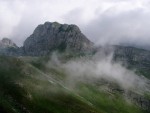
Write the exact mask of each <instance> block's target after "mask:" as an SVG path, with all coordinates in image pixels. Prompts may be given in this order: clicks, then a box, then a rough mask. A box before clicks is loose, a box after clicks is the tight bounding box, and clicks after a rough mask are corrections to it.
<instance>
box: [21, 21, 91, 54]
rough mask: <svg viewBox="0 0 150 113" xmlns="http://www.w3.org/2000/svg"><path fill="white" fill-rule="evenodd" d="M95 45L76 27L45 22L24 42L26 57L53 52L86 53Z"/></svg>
mask: <svg viewBox="0 0 150 113" xmlns="http://www.w3.org/2000/svg"><path fill="white" fill-rule="evenodd" d="M92 47H93V43H92V42H91V41H90V40H88V39H87V38H86V37H85V36H84V35H83V34H82V33H81V31H80V29H79V28H78V27H77V26H76V25H67V24H59V23H57V22H53V23H51V22H45V23H44V24H42V25H39V26H38V27H37V28H36V29H35V30H34V32H33V34H32V35H31V36H30V37H28V38H27V39H26V40H25V42H24V46H23V48H24V51H25V53H26V55H31V56H41V55H47V54H49V53H50V52H51V51H52V50H60V51H64V50H70V51H76V52H85V51H89V50H91V49H92Z"/></svg>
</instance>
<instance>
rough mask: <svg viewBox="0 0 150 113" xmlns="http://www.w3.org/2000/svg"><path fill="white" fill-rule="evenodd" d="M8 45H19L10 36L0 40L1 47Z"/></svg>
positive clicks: (15, 46) (14, 46)
mask: <svg viewBox="0 0 150 113" xmlns="http://www.w3.org/2000/svg"><path fill="white" fill-rule="evenodd" d="M7 47H13V48H17V45H16V44H15V43H14V42H13V41H12V40H10V39H9V38H3V39H2V40H0V48H7Z"/></svg>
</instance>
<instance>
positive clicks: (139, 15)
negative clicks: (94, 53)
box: [84, 9, 150, 45]
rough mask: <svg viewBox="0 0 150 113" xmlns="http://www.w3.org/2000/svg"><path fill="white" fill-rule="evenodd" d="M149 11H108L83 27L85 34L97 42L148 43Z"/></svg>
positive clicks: (149, 35) (149, 40) (149, 39)
mask: <svg viewBox="0 0 150 113" xmlns="http://www.w3.org/2000/svg"><path fill="white" fill-rule="evenodd" d="M149 20H150V12H149V11H144V10H143V9H135V10H132V11H126V12H123V13H119V14H112V13H111V14H110V13H109V11H108V12H106V13H104V14H103V15H100V16H99V17H98V18H97V19H95V20H94V21H92V22H91V23H89V24H88V25H87V27H88V29H87V28H84V32H85V34H87V35H88V36H89V37H92V39H93V40H94V42H97V44H108V43H109V44H118V43H134V44H147V45H149V44H150V32H149V29H150V23H149Z"/></svg>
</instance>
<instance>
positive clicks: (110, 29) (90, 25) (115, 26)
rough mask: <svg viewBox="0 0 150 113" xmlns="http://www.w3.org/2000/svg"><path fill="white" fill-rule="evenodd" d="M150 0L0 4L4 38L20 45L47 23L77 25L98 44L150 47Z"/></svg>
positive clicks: (37, 0) (0, 33) (35, 0)
mask: <svg viewBox="0 0 150 113" xmlns="http://www.w3.org/2000/svg"><path fill="white" fill-rule="evenodd" d="M149 6H150V2H149V1H147V0H76V1H74V0H32V1H31V0H14V1H10V0H0V29H1V30H0V38H2V37H9V38H11V39H12V40H13V41H15V42H16V43H17V44H18V45H22V43H23V41H24V40H25V39H26V38H27V37H28V36H29V35H31V33H32V32H33V30H34V29H35V27H36V26H37V25H38V24H42V23H44V22H45V21H52V22H53V21H58V22H60V23H69V24H77V25H78V26H79V27H80V28H81V30H82V32H83V33H84V34H85V35H86V36H87V37H88V38H90V39H91V40H92V41H93V42H95V43H96V44H103V45H104V44H108V43H109V44H118V43H130V44H132V43H134V44H135V45H150V38H149V37H150V33H149V29H150V23H149V20H150V8H149Z"/></svg>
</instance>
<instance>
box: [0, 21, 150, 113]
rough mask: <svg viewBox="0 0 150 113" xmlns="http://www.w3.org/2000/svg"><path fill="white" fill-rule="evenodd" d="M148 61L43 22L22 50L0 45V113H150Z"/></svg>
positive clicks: (136, 51) (146, 54) (132, 50)
mask: <svg viewBox="0 0 150 113" xmlns="http://www.w3.org/2000/svg"><path fill="white" fill-rule="evenodd" d="M149 58H150V51H149V50H144V49H141V48H136V47H131V46H121V45H106V46H96V45H95V44H94V43H93V42H92V41H90V40H89V39H88V38H86V36H85V35H84V34H83V33H82V32H81V31H80V29H79V27H78V26H76V25H68V24H60V23H58V22H45V23H44V24H40V25H38V26H37V27H36V29H35V30H34V32H33V34H31V35H30V36H29V37H28V38H27V39H26V40H25V41H24V44H23V46H22V47H18V46H17V45H16V44H15V43H14V42H13V41H12V40H10V39H8V38H3V39H2V40H1V41H0V113H150V59H149Z"/></svg>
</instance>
